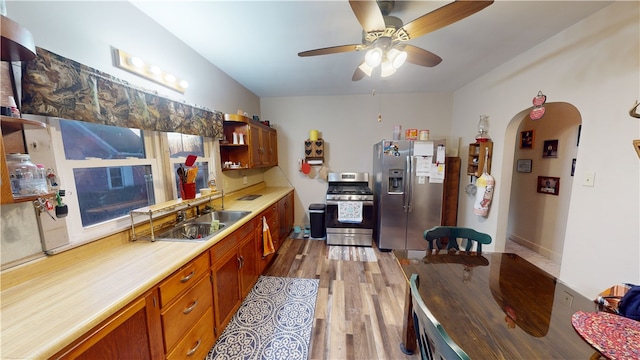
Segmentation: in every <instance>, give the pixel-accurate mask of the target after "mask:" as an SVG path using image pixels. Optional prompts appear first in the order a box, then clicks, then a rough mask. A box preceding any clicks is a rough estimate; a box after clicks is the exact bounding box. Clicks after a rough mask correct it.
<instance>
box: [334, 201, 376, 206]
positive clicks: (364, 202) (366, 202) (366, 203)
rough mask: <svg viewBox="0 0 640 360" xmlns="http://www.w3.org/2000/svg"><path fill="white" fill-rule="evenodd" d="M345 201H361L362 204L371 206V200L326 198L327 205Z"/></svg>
mask: <svg viewBox="0 0 640 360" xmlns="http://www.w3.org/2000/svg"><path fill="white" fill-rule="evenodd" d="M345 201H355V202H361V203H362V206H373V200H365V201H362V200H327V205H336V206H337V205H338V203H340V202H345Z"/></svg>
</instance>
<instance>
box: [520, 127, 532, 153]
mask: <svg viewBox="0 0 640 360" xmlns="http://www.w3.org/2000/svg"><path fill="white" fill-rule="evenodd" d="M534 139H535V132H534V131H533V130H525V131H521V132H520V149H533V143H534Z"/></svg>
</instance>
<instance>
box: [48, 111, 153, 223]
mask: <svg viewBox="0 0 640 360" xmlns="http://www.w3.org/2000/svg"><path fill="white" fill-rule="evenodd" d="M59 123H60V133H61V136H62V144H63V147H64V154H65V156H64V158H65V160H75V161H69V162H65V163H66V164H67V165H70V166H71V168H72V171H73V180H74V184H75V190H76V191H75V194H76V197H77V201H78V207H79V211H80V217H81V219H82V226H83V227H86V226H90V225H95V224H98V223H101V222H104V221H109V220H112V219H115V218H118V217H122V216H126V215H128V214H129V211H131V210H133V209H136V208H140V207H143V206H147V205H152V204H155V196H154V194H155V192H154V189H153V185H152V184H149V182H150V181H152V179H153V172H152V170H151V165H150V164H139V165H133V164H132V163H133V162H139V161H140V160H138V159H145V161H147V160H146V153H145V144H144V138H143V133H142V131H140V130H137V129H127V128H121V127H116V126H108V125H100V124H91V123H86V122H82V121H71V120H60V121H59ZM110 163H113V165H114V166H107V165H112V164H110Z"/></svg>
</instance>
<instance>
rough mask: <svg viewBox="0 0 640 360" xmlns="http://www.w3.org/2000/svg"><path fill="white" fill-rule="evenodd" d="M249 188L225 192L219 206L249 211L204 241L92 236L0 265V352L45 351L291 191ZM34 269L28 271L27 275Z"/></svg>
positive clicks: (39, 354) (28, 354)
mask: <svg viewBox="0 0 640 360" xmlns="http://www.w3.org/2000/svg"><path fill="white" fill-rule="evenodd" d="M292 190H293V188H291V187H264V186H262V187H260V188H258V189H255V188H253V189H252V191H251V194H260V195H262V196H260V197H258V198H257V199H255V200H253V201H241V200H236V199H237V198H239V197H241V196H243V195H245V194H247V192H246V191H239V192H237V193H233V194H231V195H225V197H224V208H225V210H244V211H247V210H248V211H251V212H252V213H251V214H250V215H249V216H247V217H245V218H243V219H241V220H240V221H238V222H236V223H235V224H233V225H231V226H229V227H228V228H225V229H224V230H223V231H221V232H220V233H219V234H218V235H216V236H214V237H213V238H212V239H210V240H208V241H206V242H201V243H198V242H169V241H155V242H151V241H146V240H140V241H129V240H128V238H127V239H124V238H125V236H122V237H123V239H116V240H113V239H109V240H108V243H103V242H107V240H98V241H95V242H93V243H90V244H87V245H83V246H80V247H78V248H75V249H72V250H69V251H66V252H63V253H60V254H58V255H53V256H49V257H45V258H42V259H39V260H35V261H34V262H32V263H27V264H24V265H20V266H17V267H15V268H11V269H7V270H5V271H3V272H2V273H1V274H0V276H1V282H2V291H1V292H0V317H1V324H0V357H1V358H2V359H46V358H49V357H51V356H53V355H54V354H55V353H56V352H58V351H59V350H61V349H62V348H63V347H64V346H66V345H68V344H70V343H71V342H72V341H74V340H75V339H77V338H79V337H80V336H82V335H84V334H85V333H86V332H87V331H89V330H90V329H91V328H93V327H94V326H96V325H98V324H99V323H100V322H102V321H103V320H105V319H107V318H108V317H109V316H110V315H112V314H114V313H115V312H117V311H118V310H119V309H121V308H122V307H124V306H125V305H127V304H128V303H130V302H131V301H132V300H135V299H136V298H138V297H139V296H141V295H143V294H144V292H145V291H147V290H149V289H151V288H152V287H154V286H155V285H157V284H158V283H159V282H160V281H162V280H163V279H165V278H166V277H167V276H168V275H170V274H171V273H173V272H174V271H175V270H177V269H178V268H180V267H181V266H182V265H184V264H186V263H187V262H189V261H190V260H191V259H193V258H195V257H196V256H197V255H199V254H201V253H203V252H204V251H206V250H208V249H209V248H210V247H211V246H213V245H214V244H215V243H216V242H218V241H220V240H222V239H223V238H224V237H225V236H227V235H229V234H231V233H232V232H233V231H234V230H235V229H237V228H239V227H240V226H241V225H243V224H244V223H245V222H246V221H248V220H250V219H252V218H253V217H254V216H255V215H257V214H258V213H260V212H261V211H263V210H265V209H267V208H268V207H269V206H270V205H272V204H273V203H275V202H276V201H278V200H279V199H280V198H282V197H283V196H285V195H286V194H287V193H289V192H290V191H292ZM34 274H36V275H34Z"/></svg>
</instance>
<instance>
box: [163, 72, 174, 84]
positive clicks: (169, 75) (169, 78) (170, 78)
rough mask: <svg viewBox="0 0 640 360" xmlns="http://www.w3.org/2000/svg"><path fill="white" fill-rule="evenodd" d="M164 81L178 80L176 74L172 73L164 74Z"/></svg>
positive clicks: (172, 81)
mask: <svg viewBox="0 0 640 360" xmlns="http://www.w3.org/2000/svg"><path fill="white" fill-rule="evenodd" d="M164 81H166V82H168V83H170V84H173V83H174V82H176V77H175V76H174V75H172V74H166V75H165V76H164Z"/></svg>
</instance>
